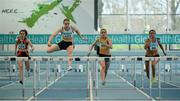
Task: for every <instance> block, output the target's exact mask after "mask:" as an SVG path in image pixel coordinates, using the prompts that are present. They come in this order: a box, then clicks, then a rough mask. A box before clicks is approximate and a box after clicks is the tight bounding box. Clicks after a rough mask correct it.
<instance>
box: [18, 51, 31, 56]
mask: <svg viewBox="0 0 180 101" xmlns="http://www.w3.org/2000/svg"><path fill="white" fill-rule="evenodd" d="M17 57H29V52H28V51H17Z"/></svg>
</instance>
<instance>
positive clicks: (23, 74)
mask: <svg viewBox="0 0 180 101" xmlns="http://www.w3.org/2000/svg"><path fill="white" fill-rule="evenodd" d="M22 71H23V72H22V82H23V84H22V97H23V99H24V100H25V87H24V85H25V78H24V77H25V65H24V61H23V68H22Z"/></svg>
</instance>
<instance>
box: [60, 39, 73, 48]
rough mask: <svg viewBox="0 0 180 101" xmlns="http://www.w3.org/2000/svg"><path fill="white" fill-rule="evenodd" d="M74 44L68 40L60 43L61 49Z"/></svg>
mask: <svg viewBox="0 0 180 101" xmlns="http://www.w3.org/2000/svg"><path fill="white" fill-rule="evenodd" d="M71 45H73V44H72V42H66V41H64V40H62V41H60V42H59V43H58V46H59V49H60V50H66V49H67V48H68V47H69V46H71Z"/></svg>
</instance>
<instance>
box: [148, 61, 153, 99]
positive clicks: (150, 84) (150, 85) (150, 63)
mask: <svg viewBox="0 0 180 101" xmlns="http://www.w3.org/2000/svg"><path fill="white" fill-rule="evenodd" d="M151 79H152V60H150V61H149V94H150V96H151V95H152V94H151V90H152V82H151Z"/></svg>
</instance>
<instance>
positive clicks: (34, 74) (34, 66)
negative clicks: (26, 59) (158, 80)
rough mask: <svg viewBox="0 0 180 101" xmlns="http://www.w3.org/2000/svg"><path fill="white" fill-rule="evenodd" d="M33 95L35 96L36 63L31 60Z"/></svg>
mask: <svg viewBox="0 0 180 101" xmlns="http://www.w3.org/2000/svg"><path fill="white" fill-rule="evenodd" d="M33 64H34V65H33V97H35V96H36V68H37V63H36V61H34V62H33Z"/></svg>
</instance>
